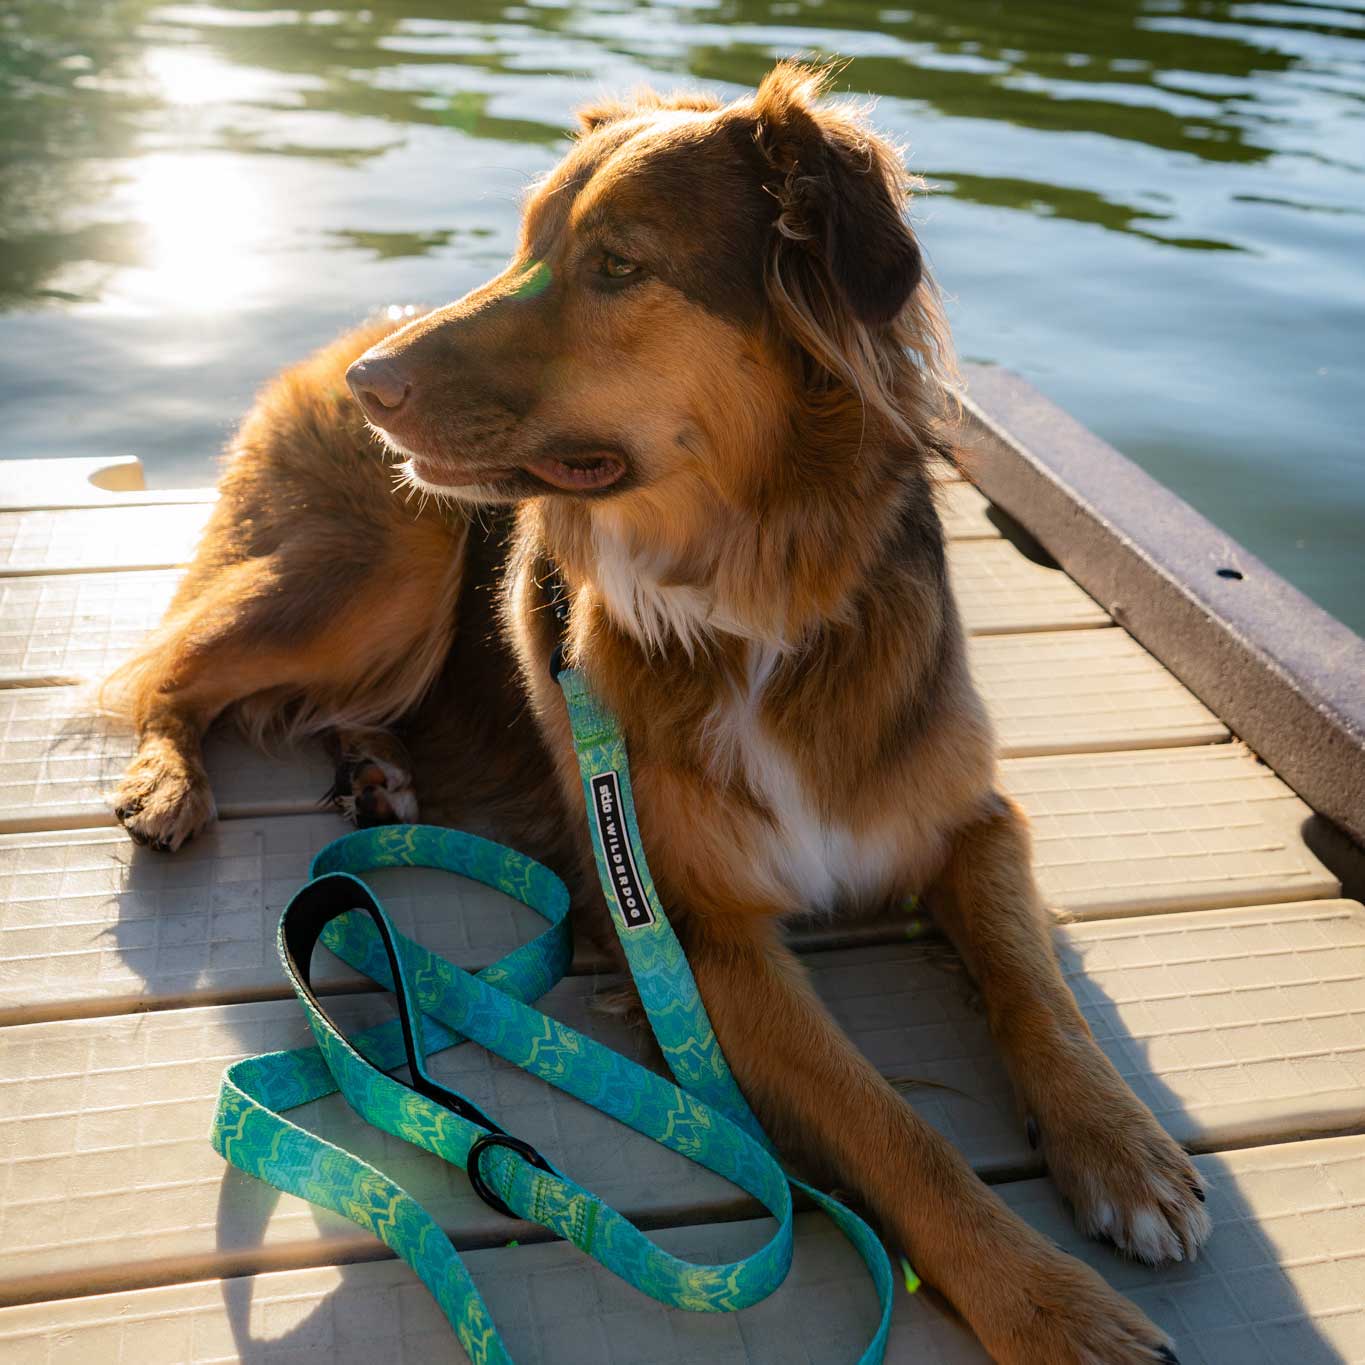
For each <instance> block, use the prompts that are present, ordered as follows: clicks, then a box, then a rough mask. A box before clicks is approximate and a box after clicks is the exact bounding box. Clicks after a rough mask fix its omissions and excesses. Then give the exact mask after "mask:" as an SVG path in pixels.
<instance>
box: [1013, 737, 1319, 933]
mask: <svg viewBox="0 0 1365 1365" xmlns="http://www.w3.org/2000/svg"><path fill="white" fill-rule="evenodd" d="M1000 771H1001V776H1002V779H1003V782H1004V786H1005V789H1006V790H1007V791H1008V792H1010V793H1011V794H1012V795H1013V796H1014V797H1015V798H1016V799H1017V800H1018V801H1019V803H1020V804H1021V805H1022V806H1023V808H1024V810H1025V811H1026V812H1027V813H1028V816H1029V819H1030V821H1031V823H1032V826H1033V846H1034V858H1035V866H1036V870H1037V874H1038V882H1039V885H1040V886H1041V888H1042V891H1043V895H1044V898H1045V899H1046V900H1047V902H1048V903H1049V904H1050V905H1052V906H1054V907H1056V908H1059V909H1067V908H1069V907H1070V906H1071V905H1073V904H1076V903H1081V904H1084V905H1085V906H1086V907H1087V913H1088V914H1090V915H1131V914H1137V913H1142V912H1152V911H1161V910H1170V909H1178V908H1182V907H1183V908H1194V907H1197V906H1202V905H1236V904H1250V903H1252V902H1261V901H1274V900H1301V899H1305V898H1307V897H1311V896H1322V895H1332V894H1334V893H1335V890H1336V887H1337V883H1336V880H1335V878H1334V877H1333V876H1332V875H1331V874H1330V873H1329V872H1328V871H1327V869H1326V868H1324V867H1323V866H1322V864H1321V863H1320V862H1319V861H1318V859H1317V858H1316V857H1314V855H1313V854H1312V853H1311V852H1309V850H1308V848H1307V846H1306V845H1305V844H1304V842H1303V838H1302V836H1301V833H1300V830H1301V828H1302V826H1303V824H1304V822H1305V821H1306V820H1308V819H1309V818H1310V816H1311V814H1312V812H1311V811H1310V810H1309V809H1308V807H1307V806H1306V805H1304V803H1303V802H1302V801H1300V800H1299V798H1298V797H1297V796H1295V795H1294V794H1293V793H1292V792H1291V791H1290V790H1289V788H1288V787H1286V786H1285V785H1284V783H1283V782H1281V781H1280V779H1279V778H1278V777H1276V776H1275V774H1274V773H1273V772H1271V771H1270V769H1269V768H1267V767H1265V765H1264V764H1261V763H1258V762H1257V760H1256V759H1255V757H1254V756H1253V755H1252V754H1251V753H1250V752H1249V751H1248V750H1247V749H1246V747H1245V746H1244V745H1241V744H1211V745H1204V746H1201V747H1198V748H1191V749H1150V750H1145V751H1142V752H1138V753H1110V754H1073V755H1061V756H1056V757H1047V758H1015V759H1009V760H1007V761H1006V762H1004V763H1002V764H1001V765H1000Z"/></svg>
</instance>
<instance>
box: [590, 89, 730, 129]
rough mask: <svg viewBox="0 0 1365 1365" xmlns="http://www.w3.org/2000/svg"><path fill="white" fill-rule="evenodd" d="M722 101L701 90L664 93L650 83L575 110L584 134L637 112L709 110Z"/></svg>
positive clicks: (719, 105)
mask: <svg viewBox="0 0 1365 1365" xmlns="http://www.w3.org/2000/svg"><path fill="white" fill-rule="evenodd" d="M720 107H721V102H720V100H719V99H717V98H716V96H714V95H708V94H705V93H704V92H702V91H700V90H675V91H673V92H672V93H671V94H667V95H663V94H660V93H659V92H658V91H657V90H651V89H649V87H648V86H641V87H640V88H639V89H637V90H635V91H633V92H632V93H631V95H630V97H629V98H628V99H615V98H613V97H611V96H606V97H604V98H603V99H600V100H594V101H593V102H592V103H591V104H585V105H583V106H582V108H580V109H578V110H576V111H575V114H576V117H577V118H578V126H579V127H580V128H581V129H582V130H583V132H585V133H595V132H596V131H597V130H598V129H599V128H601V127H602V126H603V125H604V124H608V123H615V122H616V120H617V119H619V118H628V117H631V116H632V115H636V114H647V113H651V112H653V111H655V110H658V109H695V110H697V111H699V112H704V113H709V112H711V111H712V110H715V109H719V108H720Z"/></svg>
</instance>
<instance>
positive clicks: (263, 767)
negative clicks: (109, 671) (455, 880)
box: [0, 687, 333, 832]
mask: <svg viewBox="0 0 1365 1365" xmlns="http://www.w3.org/2000/svg"><path fill="white" fill-rule="evenodd" d="M135 747H136V745H135V741H134V737H133V735H132V732H131V731H129V730H127V729H125V728H123V727H122V726H118V725H112V724H110V723H108V722H106V721H105V720H103V719H102V718H101V717H99V716H96V715H93V714H92V713H91V711H90V702H89V698H87V697H84V696H83V695H82V693H81V692H80V691H79V690H78V689H75V688H69V687H53V688H47V687H22V688H12V689H10V690H8V691H0V830H3V831H7V832H8V831H13V830H40V829H76V828H81V827H84V826H90V825H105V824H112V823H113V819H114V817H113V813H112V811H111V810H110V807H109V798H108V793H109V792H110V791H111V790H112V788H113V786H114V784H115V783H116V782H117V780H118V778H119V776H120V774H121V773H122V772H123V769H124V768H125V767H126V766H127V764H128V760H129V759H130V758H131V757H132V754H133V751H134V749H135ZM205 762H206V764H207V766H208V770H209V774H210V776H211V778H212V780H213V789H214V794H215V796H216V798H217V801H218V809H219V812H220V813H221V814H222V815H223V816H225V817H230V816H234V815H278V814H289V813H293V812H297V811H308V810H315V809H316V808H317V806H318V802H319V801H320V800H321V799H322V797H323V795H324V794H325V793H326V791H327V789H328V787H330V786H331V783H332V778H333V768H332V765H331V764H329V763H328V762H327V760H326V758H325V755H324V753H323V750H322V747H321V745H307V746H304V747H302V748H300V749H297V750H290V751H284V752H281V753H280V754H279V755H278V756H276V757H269V756H267V755H265V754H262V753H260V752H258V751H257V750H255V749H253V748H251V747H250V746H248V745H246V744H244V743H242V742H241V741H240V740H239V739H237V738H236V737H235V736H234V735H232V734H231V733H225V732H218V733H215V734H213V735H210V736H209V739H208V741H207V742H206V744H205Z"/></svg>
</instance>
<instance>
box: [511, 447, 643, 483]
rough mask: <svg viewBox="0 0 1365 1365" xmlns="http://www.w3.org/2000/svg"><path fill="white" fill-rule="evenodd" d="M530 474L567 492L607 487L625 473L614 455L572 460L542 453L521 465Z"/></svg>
mask: <svg viewBox="0 0 1365 1365" xmlns="http://www.w3.org/2000/svg"><path fill="white" fill-rule="evenodd" d="M523 468H524V469H525V470H526V471H527V473H529V474H534V475H535V476H536V478H538V479H543V480H544V481H545V482H546V483H548V484H551V485H553V486H554V487H555V488H562V489H563V490H564V491H565V492H566V493H583V492H587V491H589V490H591V489H594V488H606V487H607V486H608V485H609V484H613V483H615V482H616V480H617V479H619V478H620V477H621V475H622V474H624V473H625V472H626V466H625V462H624V461H623V460H622V459H621V458H620V457H619V456H617V455H612V454H608V453H607V452H605V451H604V452H603V453H602V454H600V455H584V456H576V457H574V459H573V460H559V459H556V458H555V457H554V456H553V455H541V456H540V457H538V458H537V459H534V460H531V461H530V462H529V463H527V464H526V465H524V466H523Z"/></svg>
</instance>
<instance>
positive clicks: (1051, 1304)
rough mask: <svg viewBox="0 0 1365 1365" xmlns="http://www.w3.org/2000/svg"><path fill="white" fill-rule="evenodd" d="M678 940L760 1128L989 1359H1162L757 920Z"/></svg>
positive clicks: (1143, 1324)
mask: <svg viewBox="0 0 1365 1365" xmlns="http://www.w3.org/2000/svg"><path fill="white" fill-rule="evenodd" d="M722 935H723V936H722ZM689 937H690V938H693V939H695V940H696V941H695V942H689V946H688V951H689V958H690V961H691V964H692V970H693V972H694V974H695V976H696V978H697V984H698V986H699V988H700V990H701V993H702V996H703V999H704V1000H705V1003H706V1008H707V1010H708V1012H709V1013H710V1016H711V1020H712V1023H713V1024H714V1026H715V1029H716V1035H717V1037H718V1038H719V1039H720V1043H721V1046H722V1048H723V1049H724V1051H725V1055H726V1057H727V1058H728V1059H729V1062H730V1065H731V1067H732V1068H733V1070H734V1072H735V1076H736V1078H737V1079H738V1081H739V1083H740V1085H741V1087H742V1089H743V1090H744V1093H745V1096H746V1098H747V1099H748V1100H749V1102H750V1104H751V1105H753V1106H754V1108H755V1111H756V1113H757V1114H758V1116H759V1118H760V1120H761V1121H762V1123H763V1124H764V1127H765V1128H766V1130H767V1131H768V1133H769V1134H770V1135H771V1136H772V1137H773V1138H774V1140H775V1141H776V1142H777V1143H778V1145H779V1146H780V1147H782V1148H783V1149H785V1150H787V1151H795V1152H803V1153H806V1154H808V1155H809V1156H810V1157H811V1158H813V1159H814V1160H816V1161H817V1162H818V1163H819V1164H820V1166H821V1168H822V1169H823V1170H826V1171H830V1172H837V1178H838V1180H839V1182H840V1184H841V1185H842V1186H845V1187H850V1186H851V1187H852V1188H853V1189H855V1190H856V1191H857V1192H858V1194H859V1195H860V1196H861V1197H862V1198H863V1199H864V1200H865V1201H866V1202H867V1203H868V1204H869V1205H870V1206H871V1207H872V1208H873V1209H874V1210H875V1211H876V1213H877V1214H878V1216H879V1217H880V1218H881V1219H882V1220H883V1222H884V1223H885V1225H886V1226H887V1228H888V1230H889V1231H890V1232H891V1233H892V1234H893V1235H894V1237H895V1238H896V1239H898V1240H899V1241H900V1242H901V1243H902V1244H903V1245H904V1247H905V1249H906V1251H907V1252H908V1254H909V1255H910V1257H911V1259H912V1261H913V1262H914V1265H915V1268H916V1270H917V1271H918V1272H919V1273H920V1274H921V1275H922V1276H923V1277H924V1279H925V1280H926V1281H927V1282H928V1283H930V1284H933V1285H934V1286H935V1287H936V1288H938V1289H939V1290H940V1291H941V1292H943V1293H944V1294H945V1295H947V1297H948V1298H950V1299H951V1300H952V1302H953V1304H954V1306H955V1307H956V1308H957V1309H958V1310H959V1312H961V1313H962V1315H963V1316H964V1317H965V1318H966V1319H967V1321H968V1323H969V1324H970V1325H971V1327H972V1329H973V1330H974V1331H975V1332H976V1334H977V1335H978V1336H979V1337H980V1339H981V1341H982V1343H983V1344H984V1345H985V1347H986V1349H987V1350H988V1351H990V1352H991V1354H992V1356H993V1357H994V1358H995V1359H996V1360H999V1361H1006V1362H1010V1365H1025V1363H1027V1365H1097V1362H1100V1361H1103V1362H1105V1365H1133V1363H1134V1362H1146V1365H1151V1362H1156V1361H1173V1360H1174V1359H1175V1357H1174V1356H1173V1355H1171V1354H1169V1347H1168V1345H1167V1343H1166V1339H1165V1337H1164V1335H1163V1334H1162V1333H1161V1332H1160V1331H1159V1330H1158V1329H1157V1328H1156V1327H1154V1326H1153V1325H1152V1324H1151V1323H1150V1322H1149V1321H1148V1320H1147V1319H1146V1318H1145V1317H1144V1316H1143V1315H1142V1314H1141V1313H1140V1312H1139V1311H1138V1310H1137V1308H1136V1307H1134V1306H1133V1305H1132V1304H1131V1303H1129V1302H1128V1301H1127V1300H1126V1299H1124V1298H1122V1297H1121V1296H1120V1295H1119V1294H1117V1293H1115V1292H1114V1291H1113V1290H1112V1289H1110V1288H1109V1287H1108V1285H1106V1284H1105V1283H1104V1281H1103V1280H1101V1279H1100V1277H1099V1276H1098V1275H1096V1274H1095V1273H1094V1272H1093V1271H1092V1270H1090V1269H1088V1268H1087V1267H1085V1266H1083V1265H1082V1264H1081V1263H1080V1262H1079V1261H1076V1260H1074V1259H1073V1258H1071V1257H1069V1256H1066V1255H1064V1254H1063V1253H1062V1252H1061V1251H1059V1250H1058V1249H1057V1248H1056V1247H1055V1246H1054V1245H1053V1244H1052V1243H1051V1242H1049V1241H1048V1240H1047V1239H1046V1238H1045V1237H1042V1236H1041V1235H1040V1234H1038V1233H1036V1232H1034V1231H1033V1230H1032V1229H1031V1228H1029V1227H1028V1226H1027V1225H1026V1224H1025V1223H1024V1222H1023V1221H1022V1220H1021V1219H1020V1218H1018V1217H1017V1216H1016V1215H1015V1214H1014V1213H1012V1212H1011V1211H1010V1210H1009V1209H1008V1208H1007V1207H1006V1206H1005V1204H1004V1203H1003V1202H1002V1201H1001V1200H1000V1199H998V1198H997V1197H996V1195H995V1194H994V1193H993V1192H992V1191H991V1190H989V1189H988V1188H987V1187H986V1186H985V1185H984V1184H983V1183H982V1182H981V1181H980V1180H978V1179H977V1177H976V1176H975V1175H974V1174H973V1172H972V1170H971V1168H970V1167H969V1166H968V1165H967V1162H966V1161H965V1160H964V1159H963V1157H962V1156H961V1155H960V1154H959V1153H958V1152H957V1151H956V1149H955V1148H953V1146H952V1145H951V1144H950V1143H949V1142H948V1141H947V1140H946V1139H945V1138H944V1137H942V1136H941V1135H940V1134H939V1133H937V1132H935V1131H934V1130H933V1129H932V1128H930V1127H929V1125H928V1124H927V1123H925V1122H924V1121H923V1120H922V1119H920V1118H919V1117H918V1116H917V1115H916V1114H915V1112H914V1111H913V1110H912V1109H911V1108H910V1107H909V1105H907V1104H906V1103H905V1101H904V1100H903V1099H902V1098H901V1096H900V1095H898V1094H897V1093H896V1091H895V1090H894V1089H893V1088H892V1087H891V1085H890V1084H889V1083H888V1082H887V1081H886V1080H885V1079H884V1078H883V1077H882V1076H880V1075H879V1074H878V1072H877V1071H876V1069H875V1068H874V1067H873V1066H872V1064H871V1063H870V1062H868V1061H867V1059H866V1058H865V1057H864V1056H863V1055H862V1054H861V1053H860V1052H859V1051H858V1049H857V1048H856V1047H855V1046H854V1045H853V1044H852V1043H851V1042H850V1041H849V1039H848V1038H847V1037H845V1036H844V1034H843V1033H842V1032H841V1031H840V1030H839V1028H838V1026H837V1025H836V1024H835V1022H834V1021H833V1019H831V1018H830V1016H829V1014H828V1013H827V1012H826V1010H825V1008H824V1006H823V1005H822V1004H821V1003H820V1001H819V999H818V998H817V997H816V995H815V992H814V991H813V990H812V989H811V986H810V983H809V981H808V979H807V977H806V973H805V971H804V969H803V968H802V967H801V966H800V964H799V963H798V962H797V961H796V959H795V958H794V957H793V956H792V955H791V954H790V953H789V952H788V951H787V950H786V948H784V947H783V946H781V945H780V944H779V943H777V941H776V939H775V936H774V934H773V932H772V929H771V923H770V922H768V921H766V920H765V921H757V920H744V921H741V922H740V923H738V924H736V923H726V924H722V925H720V926H717V927H710V926H706V925H702V926H698V930H697V932H696V933H695V934H693V935H690V936H689Z"/></svg>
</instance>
